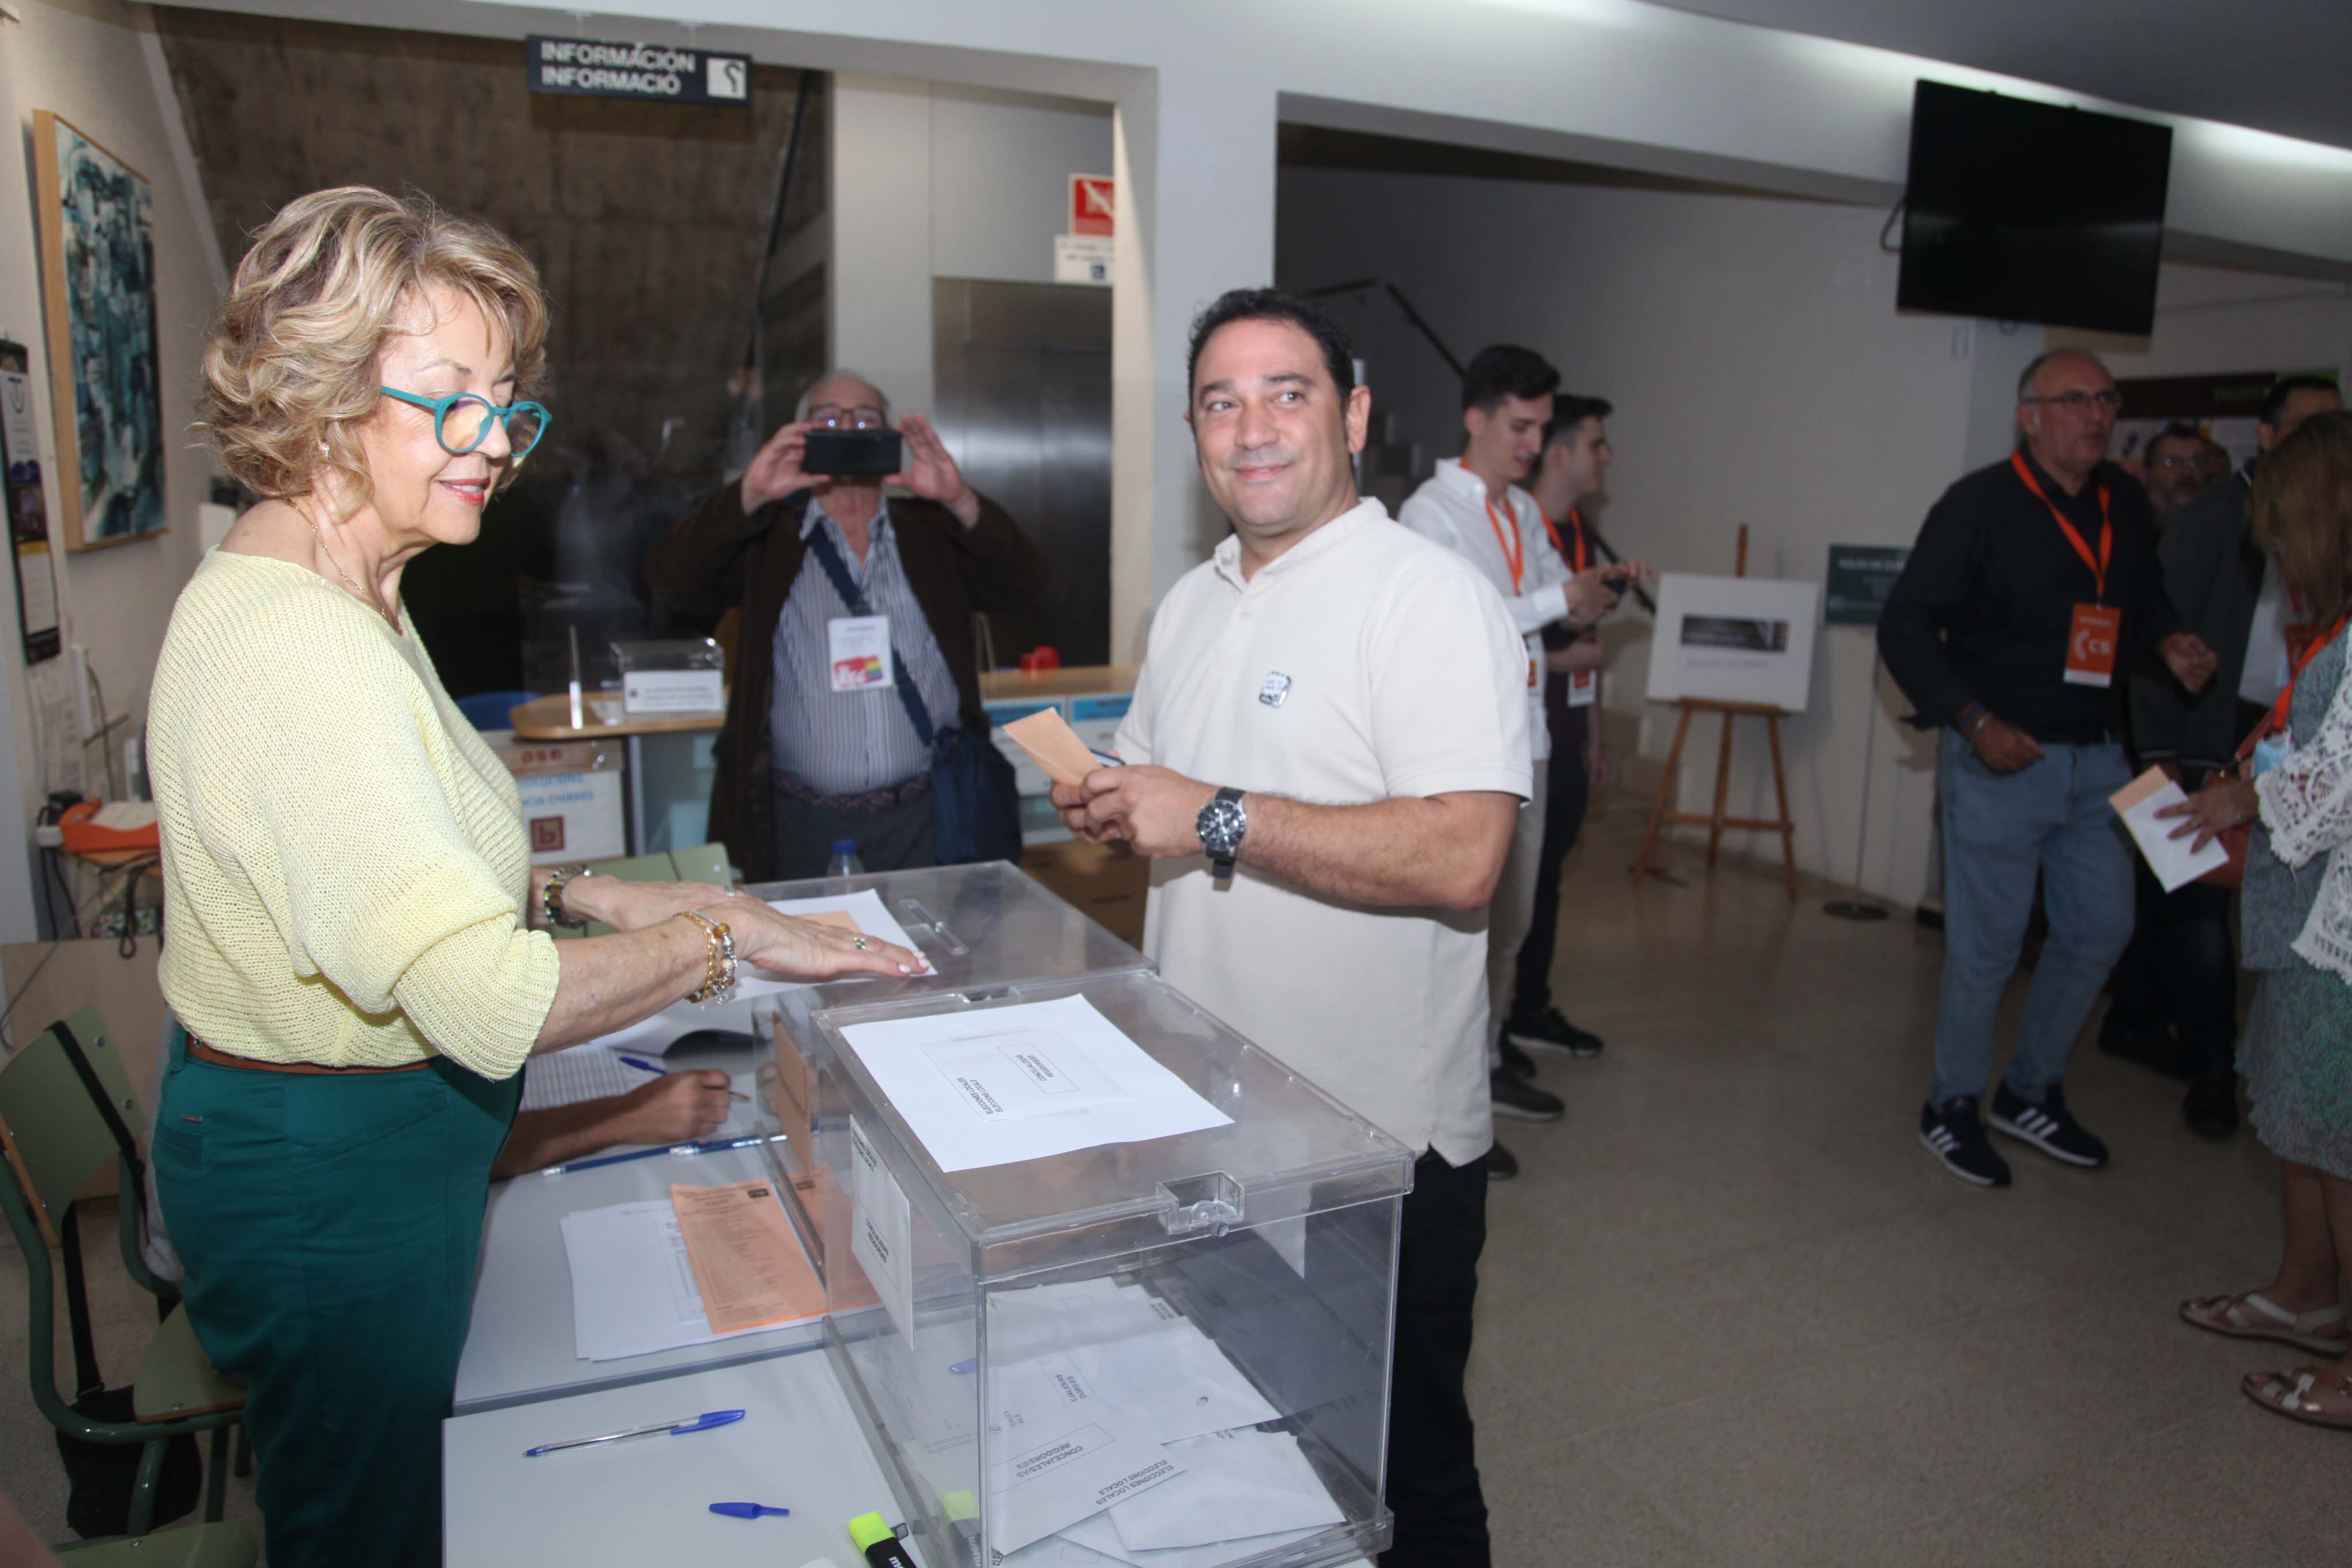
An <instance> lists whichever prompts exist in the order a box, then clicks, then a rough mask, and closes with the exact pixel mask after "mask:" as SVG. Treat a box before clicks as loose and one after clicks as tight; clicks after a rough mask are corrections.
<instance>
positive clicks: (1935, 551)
mask: <svg viewBox="0 0 2352 1568" xmlns="http://www.w3.org/2000/svg"><path fill="white" fill-rule="evenodd" d="M2120 406H2121V399H2120V398H2119V397H2118V396H2117V395H2116V384H2115V379H2114V378H2113V377H2112V376H2110V375H2109V374H2107V371H2106V367H2105V365H2103V364H2101V363H2099V361H2098V360H2097V358H2096V357H2095V356H2094V355H2091V354H2088V353H2082V352H2080V351H2079V350H2072V349H2059V350H2053V352H2051V353H2044V354H2042V355H2041V356H2040V357H2038V358H2036V359H2035V360H2034V361H2033V362H2032V363H2031V364H2029V365H2028V366H2026V369H2025V374H2023V375H2022V376H2021V377H2020V378H2019V380H2018V388H2017V426H2018V443H2017V447H2016V449H2015V451H2013V452H2012V453H2011V455H2010V457H2009V458H2006V459H2005V460H2003V461H2001V462H1999V463H1995V464H1993V465H1992V466H1990V468H1981V469H1979V470H1978V471H1977V472H1975V473H1973V474H1970V475H1969V476H1967V477H1966V478H1964V479H1960V480H1959V481H1958V483H1957V484H1955V485H1953V486H1952V488H1951V489H1948V490H1947V491H1945V492H1944V497H1943V499H1942V500H1939V501H1937V503H1936V505H1935V507H1934V509H1933V510H1930V511H1929V512H1928V514H1927V521H1926V523H1925V524H1924V525H1922V527H1921V528H1920V531H1919V539H1918V543H1917V544H1916V547H1914V549H1913V550H1912V552H1911V559H1910V561H1909V563H1907V564H1906V566H1905V567H1904V570H1903V574H1902V576H1901V577H1900V578H1899V579H1897V581H1896V583H1895V589H1894V592H1893V593H1892V594H1891V595H1889V596H1888V599H1887V604H1886V609H1885V614H1884V616H1882V618H1881V619H1880V621H1879V626H1878V642H1879V647H1880V650H1881V651H1882V652H1883V653H1884V654H1885V657H1886V667H1887V668H1888V669H1889V670H1891V671H1892V672H1893V673H1894V676H1895V680H1896V681H1897V682H1898V683H1899V684H1900V685H1901V686H1902V688H1903V689H1904V691H1905V692H1906V694H1907V695H1908V696H1909V697H1910V699H1911V700H1912V702H1913V704H1914V705H1915V706H1916V710H1917V711H1916V714H1915V715H1914V717H1913V722H1915V723H1916V724H1919V725H1922V726H1926V727H1941V728H1942V730H1943V731H1944V735H1943V740H1942V743H1941V752H1940V754H1939V756H1938V759H1937V773H1936V780H1937V791H1938V795H1939V798H1940V800H1941V803H1942V811H1943V835H1944V876H1945V903H1944V942H1945V952H1944V976H1943V985H1942V994H1941V997H1940V999H1939V1002H1938V1005H1937V1019H1936V1044H1935V1075H1934V1087H1933V1089H1932V1090H1931V1091H1930V1093H1929V1096H1928V1100H1927V1105H1926V1106H1925V1107H1924V1108H1923V1109H1922V1110H1921V1111H1920V1113H1919V1141H1920V1142H1921V1143H1922V1144H1924V1145H1925V1146H1926V1147H1927V1151H1928V1152H1930V1153H1931V1154H1933V1155H1934V1156H1935V1157H1936V1158H1937V1160H1938V1161H1939V1162H1940V1163H1942V1164H1943V1166H1944V1167H1945V1169H1946V1170H1948V1171H1949V1172H1950V1173H1952V1174H1953V1175H1955V1176H1958V1178H1959V1179H1960V1180H1962V1181H1964V1182H1969V1183H1971V1184H1975V1185H1977V1186H1984V1187H2001V1186H2007V1185H2008V1184H2009V1180H2010V1173H2009V1165H2008V1163H2007V1162H2006V1161H2004V1160H2003V1159H2002V1158H2001V1157H2000V1154H1998V1153H1996V1152H1994V1150H1993V1148H1992V1144H1991V1142H1990V1139H1988V1138H1987V1136H1986V1134H1985V1126H1984V1121H1983V1119H1982V1118H1980V1117H1979V1110H1978V1107H1979V1097H1981V1096H1982V1095H1983V1093H1984V1091H1985V1088H1986V1080H1987V1079H1988V1078H1989V1077H1990V1074H1991V1070H1992V1063H1993V1046H1994V1042H1993V1028H1994V1025H1995V1022H1996V1018H1997V1016H1998V1014H1999V1012H2000V1001H2001V995H2002V993H2003V992H2004V991H2005V990H2006V989H2007V987H2008V984H2009V980H2010V977H2011V974H2013V973H2015V972H2016V969H2017V964H2018V959H2019V956H2020V953H2021V949H2022V947H2023V945H2024V940H2025V927H2026V922H2027V920H2028V919H2029V917H2030V916H2031V915H2032V909H2033V892H2034V885H2035V881H2036V879H2037V876H2038V877H2039V879H2040V882H2041V886H2042V897H2043V900H2044V903H2045V904H2046V906H2047V909H2048V911H2049V917H2050V935H2049V939H2048V941H2047V942H2045V943H2044V944H2043V946H2042V956H2041V958H2040V960H2039V962H2038V963H2036V965H2035V967H2034V974H2033V988H2032V993H2031V994H2030V995H2029V997H2028V998H2027V1001H2026V1005H2025V1021H2024V1024H2023V1026H2022V1027H2021V1030H2020V1031H2019V1035H2018V1042H2017V1048H2016V1051H2015V1052H2014V1054H2012V1056H2011V1058H2010V1062H2009V1066H2008V1068H2007V1071H2006V1072H2005V1074H2004V1075H2003V1077H2002V1080H2001V1082H2000V1086H1999V1088H1998V1089H1996V1090H1995V1092H1994V1095H1993V1100H1992V1108H1991V1117H1990V1121H1991V1124H1992V1127H1993V1129H1994V1131H1999V1132H2001V1133H2003V1134H2005V1135H2007V1136H2009V1137H2011V1138H2014V1139H2017V1140H2019V1141H2020V1142H2025V1143H2029V1144H2031V1145H2032V1146H2033V1147H2034V1148H2037V1149H2039V1150H2041V1151H2042V1152H2043V1153H2045V1154H2048V1155H2049V1156H2051V1157H2052V1158H2053V1159H2055V1160H2059V1161H2061V1162H2063V1163H2066V1164H2070V1165H2075V1166H2080V1167H2084V1168H2094V1167H2096V1166H2099V1165H2103V1164H2105V1163H2106V1159H2107V1149H2106V1145H2105V1143H2103V1142H2100V1141H2099V1140H2098V1139H2097V1138H2096V1137H2095V1136H2094V1135H2092V1133H2091V1132H2090V1131H2087V1130H2086V1129H2085V1128H2084V1126H2083V1125H2082V1123H2080V1122H2079V1121H2075V1120H2074V1116H2073V1114H2072V1113H2071V1112H2069V1111H2068V1110H2067V1108H2066V1102H2065V1095H2064V1091H2063V1082H2064V1079H2065V1076H2066V1059H2067V1057H2068V1055H2069V1054H2070V1052H2071V1051H2072V1050H2073V1048H2074V1037H2075V1036H2076V1035H2077V1034H2078V1033H2080V1032H2081V1029H2082V1026H2083V1021H2084V1018H2085V1017H2087V1016H2089V1014H2090V1010H2091V1006H2092V1005H2093V1004H2094V1003H2095V1001H2096V1000H2097V998H2098V993H2099V987H2100V985H2101V984H2104V983H2105V980H2106V977H2107V973H2108V972H2109V971H2110V970H2111V969H2113V968H2114V966H2115V963H2116V958H2117V957H2118V956H2119V955H2121V953H2122V952H2123V951H2124V947H2125V944H2126V943H2127V942H2130V940H2131V934H2132V860H2133V858H2134V857H2133V850H2132V848H2131V845H2130V842H2129V840H2128V839H2126V837H2125V836H2124V833H2123V830H2122V828H2121V826H2119V825H2118V824H2117V822H2116V816H2115V813H2114V811H2113V810H2112V808H2111V807H2110V806H2109V805H2108V804H2107V797H2108V796H2109V795H2113V794H2114V793H2115V792H2116V790H2118V789H2120V788H2122V787H2123V786H2124V785H2125V784H2127V783H2129V782H2130V780H2131V764H2130V763H2128V762H2127V761H2126V759H2125V756H2124V749H2123V745H2122V736H2123V697H2124V691H2125V687H2126V681H2127V679H2128V678H2129V677H2130V676H2131V675H2133V674H2134V673H2135V672H2137V671H2138V670H2140V669H2142V668H2148V669H2150V670H2158V669H2161V670H2163V671H2167V672H2168V673H2169V675H2170V677H2171V678H2172V679H2176V680H2178V681H2179V682H2180V684H2181V685H2182V686H2183V687H2184V688H2186V689H2188V690H2189V691H2192V692H2194V691H2199V690H2202V689H2204V686H2205V684H2206V682H2207V681H2208V680H2210V679H2211V677H2212V674H2213V667H2214V657H2213V650H2212V649H2211V648H2210V647H2207V646H2206V645H2205V643H2204V642H2203V641H2202V640H2201V639H2200V638H2199V637H2196V636H2195V635H2194V634H2193V633H2189V632H2186V631H2184V630H2182V629H2181V622H2180V617H2179V613H2178V612H2177V611H2176V610H2175V609H2174V608H2173V605H2172V602H2171V600H2170V599H2169V598H2168V597H2167V595H2166V594H2165V591H2164V584H2163V580H2162V577H2161V575H2160V574H2159V572H2158V565H2157V557H2156V530H2155V527H2154V524H2153V521H2152V520H2151V518H2150V516H2149V512H2148V504H2147V492H2146V491H2145V490H2143V489H2141V488H2140V486H2139V484H2138V482H2137V480H2135V479H2132V477H2131V476H2130V475H2128V474H2126V473H2125V472H2124V471H2123V470H2122V469H2121V468H2116V466H2115V465H2113V464H2111V463H2109V462H2108V461H2107V460H2106V455H2107V442H2108V440H2109V438H2110V437H2112V436H2113V435H2114V433H2115V426H2116V411H2117V409H2118V408H2119V407H2120Z"/></svg>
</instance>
